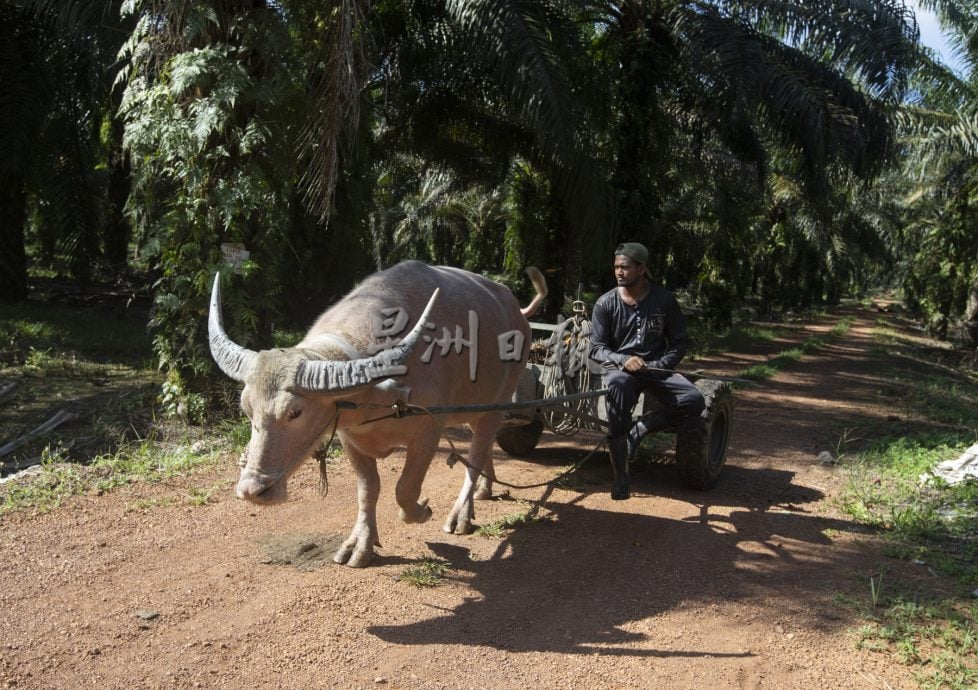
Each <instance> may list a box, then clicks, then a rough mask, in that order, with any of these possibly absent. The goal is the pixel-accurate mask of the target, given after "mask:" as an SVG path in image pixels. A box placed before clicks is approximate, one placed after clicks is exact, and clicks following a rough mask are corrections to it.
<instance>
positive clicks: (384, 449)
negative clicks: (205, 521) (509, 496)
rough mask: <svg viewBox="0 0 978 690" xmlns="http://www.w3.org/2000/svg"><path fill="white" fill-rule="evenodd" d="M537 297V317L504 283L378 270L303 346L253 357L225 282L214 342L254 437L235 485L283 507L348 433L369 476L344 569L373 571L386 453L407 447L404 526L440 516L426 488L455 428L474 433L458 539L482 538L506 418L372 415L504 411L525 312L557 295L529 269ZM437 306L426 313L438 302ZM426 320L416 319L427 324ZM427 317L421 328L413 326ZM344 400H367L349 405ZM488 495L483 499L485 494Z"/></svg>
mask: <svg viewBox="0 0 978 690" xmlns="http://www.w3.org/2000/svg"><path fill="white" fill-rule="evenodd" d="M527 272H528V274H529V275H530V278H531V280H532V281H533V285H534V288H535V290H536V296H535V297H534V298H533V301H532V302H531V303H530V305H529V306H528V307H527V308H525V309H520V306H519V304H518V302H517V301H516V298H515V297H514V296H513V294H512V293H511V292H510V291H509V290H508V289H507V288H506V287H505V286H503V285H500V284H499V283H495V282H493V281H491V280H487V279H486V278H483V277H481V276H478V275H475V274H473V273H469V272H467V271H463V270H460V269H457V268H448V267H445V266H428V265H426V264H423V263H421V262H419V261H405V262H404V263H401V264H398V265H396V266H393V267H392V268H389V269H387V270H385V271H381V272H379V273H375V274H374V275H372V276H370V277H368V278H367V279H366V280H364V281H363V282H362V283H361V284H360V285H358V286H357V287H356V288H354V289H353V290H352V291H351V292H350V293H349V294H348V295H346V296H345V297H344V298H343V299H341V300H340V301H339V302H337V303H336V304H334V305H333V306H332V307H330V308H329V309H328V310H327V311H326V312H325V313H323V314H322V315H321V316H320V317H319V318H318V319H317V321H316V322H315V324H314V325H313V326H312V328H311V329H310V330H309V332H308V333H307V334H306V336H305V338H303V340H302V342H300V343H299V344H298V345H296V346H295V347H292V348H286V349H276V350H263V351H261V352H254V351H251V350H247V349H245V348H243V347H241V346H239V345H236V344H235V343H234V342H232V341H231V340H230V338H228V336H227V334H226V333H225V331H224V326H223V322H222V317H221V292H220V276H216V277H215V280H214V291H213V294H212V297H211V306H210V319H209V324H208V326H209V335H210V347H211V354H212V355H213V357H214V360H215V361H216V362H217V364H218V366H219V367H220V368H221V370H222V371H223V372H224V373H225V374H227V375H228V376H230V377H231V378H232V379H234V380H236V381H238V382H241V383H244V390H243V391H242V393H241V407H242V409H243V410H244V412H245V414H247V415H248V418H249V419H250V420H251V439H250V440H249V442H248V447H247V449H246V450H245V453H244V454H243V455H242V458H241V462H240V464H241V474H240V476H239V478H238V483H237V486H236V488H235V493H236V495H237V496H238V497H239V498H243V499H245V500H248V501H252V502H254V503H262V504H274V503H280V502H282V501H284V500H285V499H286V496H287V488H286V485H287V481H288V478H289V476H291V475H292V474H293V473H294V472H295V471H296V470H297V469H298V468H299V466H300V465H302V463H303V462H304V461H305V460H306V458H309V457H310V456H311V455H312V454H313V453H314V452H315V451H316V450H317V448H318V447H319V446H320V444H321V443H322V442H323V440H324V439H325V438H326V437H328V436H329V434H330V433H331V432H332V430H333V428H334V427H335V429H336V433H337V436H338V437H339V439H340V442H341V443H342V444H343V450H344V451H345V453H346V456H347V457H348V458H349V459H350V462H351V463H352V464H353V470H354V472H355V473H356V477H357V494H358V504H359V511H358V515H357V521H356V524H355V525H354V526H353V531H352V532H351V533H350V536H349V538H348V539H347V540H346V541H345V542H344V543H343V545H342V546H341V547H340V548H339V549H338V550H337V551H336V553H335V555H334V556H333V560H334V561H336V562H337V563H345V564H347V565H349V566H353V567H362V566H364V565H367V564H368V562H369V561H370V559H371V557H372V556H373V549H374V546H375V545H377V546H379V544H380V542H379V541H378V533H377V519H376V508H377V497H378V494H379V492H380V477H379V475H378V473H377V458H383V457H386V456H387V455H389V454H390V453H391V452H392V451H394V450H395V449H397V448H406V453H407V455H406V460H405V463H404V469H403V471H402V472H401V476H400V478H399V479H398V481H397V487H396V497H397V503H398V505H399V506H400V515H401V519H402V520H403V521H404V522H408V523H412V522H425V521H426V520H428V518H430V517H431V509H430V508H429V507H428V501H427V499H425V500H422V501H419V500H418V499H419V497H420V495H421V484H422V482H423V481H424V477H425V473H426V472H427V471H428V466H429V465H430V463H431V458H432V456H433V455H434V453H435V451H436V450H437V448H438V443H439V440H440V438H441V436H442V430H443V428H444V427H445V426H450V425H457V424H462V423H467V424H468V425H469V427H470V428H471V429H472V442H471V446H470V451H469V458H468V461H469V464H470V465H471V467H470V468H467V471H466V476H465V479H464V482H463V484H462V489H461V491H460V492H459V495H458V499H457V500H456V501H455V504H454V506H453V507H452V509H451V511H450V512H449V514H448V519H447V520H446V522H445V526H444V529H445V531H446V532H454V533H455V534H464V533H466V532H468V531H469V530H470V529H471V526H472V520H473V518H474V515H475V512H474V508H473V498H474V497H480V498H481V497H488V495H490V493H491V483H484V484H483V485H481V486H479V489H478V492H477V491H476V487H477V483H478V481H479V470H480V469H483V468H484V469H485V473H486V474H489V475H490V476H491V473H492V453H491V449H492V442H493V439H494V436H495V433H496V430H497V429H498V427H499V424H500V421H501V418H502V412H467V413H457V414H450V415H439V416H438V417H437V418H436V417H433V416H430V415H420V416H413V417H404V418H388V419H383V420H380V421H374V422H371V421H370V420H373V419H376V418H378V417H382V416H384V415H386V414H388V412H389V409H384V408H383V407H378V405H380V406H388V407H389V406H391V405H393V404H394V403H395V402H396V401H398V400H402V401H406V402H409V403H411V404H415V405H420V406H424V407H429V406H455V405H472V404H480V403H501V402H506V401H509V400H511V399H512V396H513V392H514V391H515V389H516V385H517V382H518V381H519V379H520V376H521V375H522V373H523V369H524V364H525V361H526V356H527V352H528V351H529V347H530V328H529V324H528V323H527V320H526V317H527V316H528V315H529V314H531V313H532V311H533V310H535V309H536V308H537V307H538V306H539V304H540V303H541V302H542V300H543V298H544V296H545V295H546V289H547V288H546V283H545V282H544V280H543V276H542V275H541V274H540V272H539V271H537V270H536V269H528V271H527ZM426 305H427V306H426ZM415 320H416V321H415ZM412 322H414V323H415V325H414V328H413V329H411V330H410V331H409V332H408V333H407V334H406V335H404V331H405V330H406V329H407V328H408V326H409V324H410V323H412ZM339 401H347V402H349V403H358V404H365V405H363V406H359V407H356V408H355V409H350V405H337V403H338V402H339ZM477 494H478V495H477Z"/></svg>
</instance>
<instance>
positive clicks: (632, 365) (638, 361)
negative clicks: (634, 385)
mask: <svg viewBox="0 0 978 690" xmlns="http://www.w3.org/2000/svg"><path fill="white" fill-rule="evenodd" d="M622 369H624V370H625V371H630V372H632V373H633V374H634V373H637V372H639V371H645V360H644V359H642V358H641V357H629V358H628V359H627V360H625V364H624V365H622Z"/></svg>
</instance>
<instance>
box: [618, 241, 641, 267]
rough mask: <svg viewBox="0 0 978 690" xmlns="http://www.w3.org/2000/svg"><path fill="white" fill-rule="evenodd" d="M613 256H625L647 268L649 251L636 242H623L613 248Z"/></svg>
mask: <svg viewBox="0 0 978 690" xmlns="http://www.w3.org/2000/svg"><path fill="white" fill-rule="evenodd" d="M615 256H627V257H628V258H629V259H631V260H632V261H634V262H635V263H637V264H642V265H643V266H648V264H649V250H648V249H646V248H645V245H644V244H639V243H638V242H624V243H622V244H619V245H618V246H617V247H616V248H615Z"/></svg>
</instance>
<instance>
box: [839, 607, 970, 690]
mask: <svg viewBox="0 0 978 690" xmlns="http://www.w3.org/2000/svg"><path fill="white" fill-rule="evenodd" d="M871 596H872V595H871ZM975 614H976V610H975V606H974V605H973V604H972V605H970V606H969V605H967V604H963V603H962V602H960V601H956V600H948V599H940V600H934V601H920V600H919V599H917V598H912V597H904V596H897V597H894V598H892V599H888V600H886V601H885V602H877V603H876V605H875V606H874V607H873V611H872V614H871V615H870V616H869V618H868V620H867V622H866V623H864V624H863V625H861V626H860V627H859V628H858V629H856V630H855V632H854V635H855V638H856V646H857V647H858V648H860V649H866V650H869V651H873V652H879V653H883V654H887V655H888V656H890V657H891V658H895V659H897V660H899V661H900V662H902V663H903V664H906V665H908V666H913V667H915V668H917V669H918V670H917V672H916V673H914V676H915V679H916V681H917V682H918V683H919V685H920V687H921V688H935V689H936V688H954V689H958V688H960V689H961V690H964V689H965V688H974V687H976V686H978V627H976V624H975V621H976V616H975Z"/></svg>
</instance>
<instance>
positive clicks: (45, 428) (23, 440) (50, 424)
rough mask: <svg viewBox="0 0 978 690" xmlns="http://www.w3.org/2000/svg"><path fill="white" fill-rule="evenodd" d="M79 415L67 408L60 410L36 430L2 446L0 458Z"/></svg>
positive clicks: (0, 447)
mask: <svg viewBox="0 0 978 690" xmlns="http://www.w3.org/2000/svg"><path fill="white" fill-rule="evenodd" d="M77 418H78V415H77V414H76V413H74V412H68V411H67V410H58V411H57V412H56V413H55V414H54V416H53V417H51V419H49V420H48V421H46V422H44V424H42V425H41V426H39V427H37V428H36V429H34V431H32V432H30V433H29V434H24V435H23V436H21V437H20V438H17V439H14V440H13V441H11V442H10V443H8V444H7V445H5V446H0V458H2V457H4V456H5V455H10V454H11V453H13V452H14V451H15V450H17V449H18V448H20V447H21V446H23V445H25V444H27V443H30V442H31V441H33V440H34V439H36V438H38V437H40V436H43V435H44V434H46V433H48V432H49V431H52V430H53V429H55V428H57V427H59V426H61V425H62V424H64V423H65V422H70V421H71V420H73V419H77Z"/></svg>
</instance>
